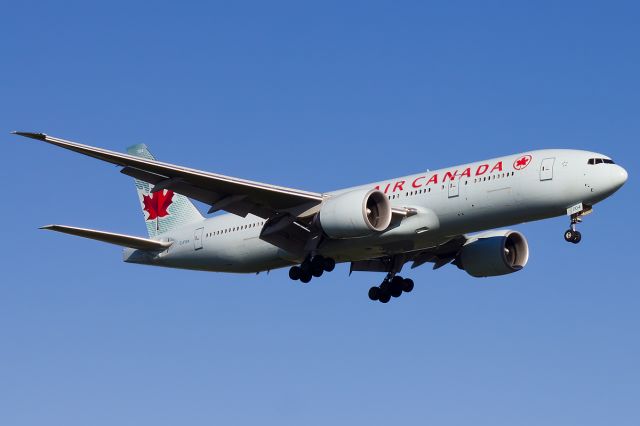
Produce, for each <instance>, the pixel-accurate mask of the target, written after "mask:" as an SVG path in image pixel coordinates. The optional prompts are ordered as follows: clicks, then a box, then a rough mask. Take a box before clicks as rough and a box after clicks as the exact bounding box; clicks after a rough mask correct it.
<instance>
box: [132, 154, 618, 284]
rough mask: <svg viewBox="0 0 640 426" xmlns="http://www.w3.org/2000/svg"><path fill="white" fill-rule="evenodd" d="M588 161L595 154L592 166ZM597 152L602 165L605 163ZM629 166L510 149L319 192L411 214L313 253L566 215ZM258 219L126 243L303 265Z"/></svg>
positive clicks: (269, 265)
mask: <svg viewBox="0 0 640 426" xmlns="http://www.w3.org/2000/svg"><path fill="white" fill-rule="evenodd" d="M590 159H600V160H601V161H600V162H599V163H597V164H596V163H595V162H594V164H589V160H590ZM602 159H605V160H607V161H608V162H603V161H602ZM626 179H627V172H626V171H625V170H624V169H623V168H622V167H620V166H618V165H616V164H613V163H612V162H611V161H610V159H609V157H607V156H605V155H602V154H598V153H594V152H588V151H579V150H566V149H548V150H538V151H531V152H525V153H522V154H514V155H508V156H504V157H499V158H494V159H490V160H486V161H480V162H476V163H470V164H464V165H459V166H453V167H449V168H445V169H440V170H435V171H429V172H424V173H419V174H414V175H410V176H404V177H400V178H397V179H391V180H385V181H381V182H375V183H371V184H367V185H360V186H357V187H352V188H347V189H343V190H339V191H334V192H330V193H327V194H325V195H326V196H335V195H336V194H341V193H347V192H349V191H354V190H357V189H363V188H370V189H373V188H376V187H377V188H378V189H379V190H380V191H382V192H384V193H385V195H386V196H387V197H388V198H389V201H390V203H391V205H392V206H393V207H398V208H405V209H407V208H408V209H411V210H412V211H413V212H414V214H413V215H412V216H409V217H406V218H404V219H403V220H402V221H401V222H400V223H399V225H398V226H395V227H390V228H389V229H388V230H386V231H384V232H374V233H372V234H371V235H369V236H366V237H360V238H346V239H326V241H324V242H323V243H322V244H320V245H319V246H318V249H317V251H316V253H315V254H320V255H323V256H327V257H331V258H333V259H335V260H336V261H337V262H349V261H358V260H362V259H371V258H374V257H379V256H386V255H389V256H393V255H396V254H401V253H406V252H411V251H415V250H420V249H426V248H430V247H435V246H438V245H440V244H443V243H444V242H446V241H448V240H449V239H450V238H452V237H454V236H457V235H462V234H468V233H473V232H480V231H485V230H490V229H494V228H498V227H504V226H510V225H514V224H518V223H523V222H530V221H535V220H541V219H546V218H551V217H556V216H562V215H566V214H567V209H569V208H571V207H573V206H576V205H579V204H580V203H582V204H583V205H584V206H588V207H590V206H593V205H594V204H596V203H598V202H599V201H602V200H603V199H605V198H607V197H608V196H610V195H611V194H613V193H614V192H615V191H617V190H618V189H619V188H620V187H621V186H622V185H623V184H624V182H625V181H626ZM264 223H265V220H264V219H262V218H260V217H257V216H253V215H248V216H247V217H241V216H237V215H233V214H224V215H220V216H215V217H212V218H208V219H205V220H203V221H200V222H196V223H192V224H189V225H185V226H182V227H181V228H178V229H175V230H173V231H171V232H170V233H167V234H163V235H162V236H161V238H159V239H161V240H162V241H172V242H173V244H172V245H171V246H170V247H169V248H168V249H167V250H165V251H163V252H161V253H159V254H156V255H153V256H152V255H150V254H149V253H145V252H142V251H139V250H134V249H125V251H124V260H125V261H127V262H132V263H143V264H149V265H157V266H165V267H173V268H185V269H195V270H203V271H220V272H244V273H249V272H260V271H266V270H270V269H276V268H281V267H285V266H289V265H292V264H296V263H300V262H301V261H302V260H303V259H300V258H294V257H293V256H292V255H291V254H290V253H288V252H287V251H284V250H282V249H279V248H278V247H276V246H274V245H272V244H270V243H267V242H265V241H263V240H261V239H260V238H259V237H260V233H261V231H262V227H263V225H264Z"/></svg>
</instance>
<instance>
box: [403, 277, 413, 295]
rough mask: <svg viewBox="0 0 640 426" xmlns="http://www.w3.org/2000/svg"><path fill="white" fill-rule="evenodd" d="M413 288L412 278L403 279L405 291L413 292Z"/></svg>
mask: <svg viewBox="0 0 640 426" xmlns="http://www.w3.org/2000/svg"><path fill="white" fill-rule="evenodd" d="M411 290H413V280H412V279H410V278H405V279H404V280H402V291H404V292H405V293H411Z"/></svg>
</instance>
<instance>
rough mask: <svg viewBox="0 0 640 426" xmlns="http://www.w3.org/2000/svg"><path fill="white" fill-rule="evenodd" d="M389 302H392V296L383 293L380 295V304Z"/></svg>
mask: <svg viewBox="0 0 640 426" xmlns="http://www.w3.org/2000/svg"><path fill="white" fill-rule="evenodd" d="M389 300H391V295H390V294H389V293H386V292H385V293H382V294H380V296H379V298H378V301H379V302H380V303H389Z"/></svg>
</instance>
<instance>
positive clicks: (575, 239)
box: [571, 231, 582, 244]
mask: <svg viewBox="0 0 640 426" xmlns="http://www.w3.org/2000/svg"><path fill="white" fill-rule="evenodd" d="M580 241H582V234H581V233H580V231H575V232H574V233H573V241H571V242H572V243H573V244H578V243H579V242H580Z"/></svg>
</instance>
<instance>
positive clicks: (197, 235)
mask: <svg viewBox="0 0 640 426" xmlns="http://www.w3.org/2000/svg"><path fill="white" fill-rule="evenodd" d="M203 231H204V228H198V229H196V230H195V231H194V233H193V249H194V250H200V249H201V248H202V233H203Z"/></svg>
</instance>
